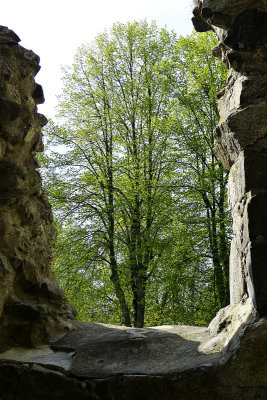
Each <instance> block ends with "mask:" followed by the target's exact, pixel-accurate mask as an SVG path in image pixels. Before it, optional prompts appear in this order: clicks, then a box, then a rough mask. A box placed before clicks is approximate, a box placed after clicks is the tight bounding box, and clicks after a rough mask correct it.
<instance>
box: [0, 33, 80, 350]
mask: <svg viewBox="0 0 267 400" xmlns="http://www.w3.org/2000/svg"><path fill="white" fill-rule="evenodd" d="M18 42H19V38H18V36H17V35H16V34H15V33H14V32H12V31H11V30H9V29H7V28H6V27H0V78H1V80H0V347H1V345H3V343H5V344H7V343H9V344H12V345H32V344H40V343H42V342H47V341H48V340H49V338H51V337H53V336H55V335H56V334H59V333H60V332H63V331H65V330H66V329H69V328H70V327H71V323H70V321H71V319H72V318H73V316H72V313H71V310H70V307H69V306H68V304H67V301H66V299H65V298H64V296H63V294H62V292H61V290H60V289H59V288H58V286H57V281H56V277H55V274H54V272H53V271H52V270H51V260H52V255H51V247H52V246H53V244H54V241H55V231H54V229H53V228H52V226H51V223H52V213H51V208H50V205H49V203H48V201H47V198H46V195H45V193H44V192H43V190H42V187H41V177H40V174H39V172H38V170H37V168H38V167H39V164H38V160H37V159H36V152H40V151H43V144H42V134H41V128H42V127H43V126H44V125H45V124H46V122H47V121H46V118H45V117H44V116H43V115H41V114H39V113H38V112H37V107H36V105H37V104H40V103H42V102H43V101H44V98H43V91H42V87H41V86H40V85H38V84H36V83H35V81H34V76H35V75H36V74H37V72H38V71H39V69H40V67H39V57H38V56H37V55H36V54H34V53H33V52H32V51H29V50H26V49H24V48H23V47H21V46H20V45H18Z"/></svg>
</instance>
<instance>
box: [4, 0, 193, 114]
mask: <svg viewBox="0 0 267 400" xmlns="http://www.w3.org/2000/svg"><path fill="white" fill-rule="evenodd" d="M192 3H193V1H192V0H132V1H129V0H71V1H70V0H9V1H3V2H2V4H1V14H0V15H1V20H0V25H4V26H8V28H9V29H12V30H13V31H15V32H16V33H17V35H18V36H19V37H20V39H21V42H20V44H21V45H22V46H24V47H26V48H27V49H30V50H33V51H34V52H35V53H36V54H38V55H39V56H40V58H41V62H40V64H41V67H42V68H41V71H40V72H39V73H38V75H37V76H36V81H37V82H38V83H40V84H41V85H42V86H43V90H44V95H45V99H46V101H45V104H44V105H40V106H39V107H38V108H39V112H41V113H43V114H45V115H46V116H47V117H52V116H53V115H54V113H55V105H56V104H57V98H56V95H58V94H59V93H60V90H61V79H60V78H61V69H60V66H61V65H70V64H71V63H72V60H73V56H74V54H75V51H76V49H77V47H78V46H79V45H80V44H82V43H83V42H85V41H90V40H93V39H94V37H95V36H96V34H97V33H100V32H102V31H103V30H104V29H105V28H109V27H111V25H112V24H113V23H114V22H117V21H119V22H127V21H133V20H137V21H139V20H141V19H145V18H146V19H147V21H151V20H155V21H156V22H157V24H158V26H159V27H163V26H165V25H166V26H167V28H168V29H173V30H174V31H175V32H176V33H177V34H178V35H187V34H190V33H191V32H192V30H193V27H192V23H191V16H192V15H191V14H192Z"/></svg>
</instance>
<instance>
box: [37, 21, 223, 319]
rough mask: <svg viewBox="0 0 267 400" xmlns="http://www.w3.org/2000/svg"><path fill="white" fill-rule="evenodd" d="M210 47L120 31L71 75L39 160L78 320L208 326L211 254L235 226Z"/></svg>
mask: <svg viewBox="0 0 267 400" xmlns="http://www.w3.org/2000/svg"><path fill="white" fill-rule="evenodd" d="M212 41H213V39H211V37H210V36H208V35H205V36H202V37H200V36H197V35H193V36H191V37H187V38H179V39H177V37H176V36H175V34H174V33H173V32H168V31H167V30H166V29H158V28H157V26H156V24H155V23H152V24H151V25H149V24H148V23H147V22H146V21H141V22H133V23H127V24H120V23H116V24H114V26H113V28H112V29H111V31H110V32H109V33H107V32H104V33H103V34H100V35H98V36H97V37H96V39H95V41H94V42H93V43H92V44H90V45H89V44H85V45H83V46H81V47H80V49H79V51H78V53H77V54H76V56H75V61H74V64H73V65H72V66H71V67H69V68H67V69H66V70H65V72H64V78H63V81H64V90H63V93H62V95H61V98H60V103H59V107H58V111H59V114H58V125H56V124H53V123H52V122H51V123H50V125H49V126H48V128H47V138H48V147H49V151H48V152H47V154H46V156H45V158H44V159H43V161H45V164H46V168H45V170H44V172H45V180H46V185H47V188H48V190H49V193H50V198H51V201H52V203H53V206H54V212H55V215H56V220H57V225H58V230H59V240H58V245H57V248H56V250H55V266H56V270H57V273H58V276H59V280H60V282H61V285H62V287H64V288H65V290H66V291H67V295H68V297H69V299H70V300H71V302H72V303H73V305H74V306H75V307H77V309H78V311H79V318H80V319H82V320H89V321H95V320H98V321H100V322H101V321H102V322H108V321H109V322H112V323H123V324H126V325H131V324H133V325H135V326H143V324H144V321H147V322H146V323H147V324H152V325H154V324H157V323H164V322H168V323H172V322H175V321H176V322H180V323H184V322H187V323H191V322H192V323H193V322H194V323H207V321H208V318H209V316H210V315H211V314H212V313H213V312H214V308H215V306H216V304H215V303H216V301H215V298H214V296H212V292H213V293H215V294H216V298H217V292H218V288H217V289H216V287H214V286H213V274H214V271H215V269H216V268H218V267H221V268H225V267H224V266H222V263H221V261H220V260H219V263H217V264H216V263H215V264H214V263H213V264H212V263H211V261H210V257H211V258H212V257H213V248H214V249H215V250H216V254H217V253H218V254H221V255H222V258H221V259H224V260H225V250H223V246H224V245H225V243H222V246H221V247H218V243H217V244H216V243H215V241H214V232H215V231H216V232H217V230H218V229H221V231H224V232H225V231H226V227H227V223H228V222H227V217H226V212H225V185H226V179H225V173H224V172H223V170H222V169H221V166H220V164H219V163H218V161H217V160H216V159H215V157H214V155H213V153H212V147H213V144H214V138H213V128H214V127H215V124H216V121H217V114H216V100H215V93H216V91H217V88H218V85H219V84H218V76H219V77H220V79H221V81H220V82H222V81H223V77H224V72H223V69H220V68H221V67H217V66H216V65H215V62H214V60H213V59H212V58H211V55H210V49H211V46H212ZM216 85H217V86H216ZM223 191H224V192H223ZM216 207H217V208H218V209H220V219H219V220H217V214H216V213H217V208H216ZM214 212H215V214H214ZM214 221H215V222H214ZM218 221H223V223H221V222H218ZM214 229H215V231H214ZM216 232H215V233H216ZM224 236H225V235H224ZM221 237H223V235H221ZM221 241H222V242H223V239H221ZM216 246H217V247H216ZM226 247H227V246H226ZM216 262H217V261H216ZM224 284H225V283H224V282H223V285H224ZM214 291H215V292H214ZM202 295H204V296H205V297H206V298H207V299H208V300H207V301H208V306H207V305H206V307H203V304H202V301H201V296H202ZM190 321H191V322H190Z"/></svg>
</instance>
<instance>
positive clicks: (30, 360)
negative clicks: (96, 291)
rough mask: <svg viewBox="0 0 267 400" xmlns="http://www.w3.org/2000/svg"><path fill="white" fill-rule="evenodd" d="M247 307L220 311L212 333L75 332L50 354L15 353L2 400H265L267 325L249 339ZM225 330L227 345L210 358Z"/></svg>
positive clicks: (96, 327)
mask: <svg viewBox="0 0 267 400" xmlns="http://www.w3.org/2000/svg"><path fill="white" fill-rule="evenodd" d="M247 306H248V304H247ZM247 306H244V308H243V310H242V307H241V306H239V307H238V309H237V308H235V310H234V309H233V308H232V309H231V310H229V309H228V310H227V309H226V310H224V311H222V312H221V314H223V315H219V316H218V317H217V321H215V322H213V326H211V327H210V328H209V329H207V328H200V327H188V326H162V327H155V328H145V329H135V328H124V327H116V326H112V325H103V324H78V326H77V330H76V331H73V332H71V333H68V334H67V335H66V336H65V337H64V338H62V339H60V340H59V341H57V342H55V343H53V344H52V345H51V346H43V347H40V348H35V349H25V348H16V349H11V350H9V351H6V352H5V353H2V354H1V355H0V360H1V361H0V399H1V400H9V399H12V400H29V399H38V400H39V399H40V400H47V399H53V400H68V399H70V400H73V399H76V400H82V399H84V400H85V399H87V400H89V399H90V400H100V399H101V400H113V399H116V400H136V399H138V400H150V399H155V400H177V399H179V400H180V399H181V400H192V399H193V400H223V399H224V400H226V399H227V400H236V399H245V400H256V399H257V400H265V399H266V398H267V379H266V376H267V363H266V351H267V321H266V319H264V318H263V319H261V320H260V321H258V322H255V323H253V324H252V325H250V326H249V328H247V329H246V331H245V334H244V329H245V328H244V327H245V326H246V324H247V323H248V321H246V318H248V319H249V318H250V314H246V313H247V312H249V307H247ZM245 309H246V311H245V312H244V310H245ZM245 314H246V316H245ZM231 315H232V316H233V315H234V317H231ZM240 315H242V318H243V331H242V332H240V326H239V324H238V318H239V316H240ZM219 321H220V323H219V324H218V322H219ZM234 321H235V322H234ZM250 322H252V320H250ZM237 327H239V328H238V330H239V331H237V330H235V329H236V328H237ZM227 329H228V332H230V331H232V333H231V335H232V336H231V335H230V336H231V340H230V341H229V342H228V345H227V346H226V347H225V345H223V342H224V340H222V342H221V344H222V347H217V348H216V349H215V348H211V349H209V350H208V347H209V345H208V344H209V343H210V342H212V341H213V340H214V339H215V338H216V336H217V335H218V333H219V334H220V333H222V332H223V331H226V330H227ZM234 332H235V333H234ZM223 335H224V336H225V333H224V334H223ZM230 336H228V339H229V337H230ZM225 337H226V336H225ZM237 347H238V351H237V352H236V348H237ZM226 349H227V351H226Z"/></svg>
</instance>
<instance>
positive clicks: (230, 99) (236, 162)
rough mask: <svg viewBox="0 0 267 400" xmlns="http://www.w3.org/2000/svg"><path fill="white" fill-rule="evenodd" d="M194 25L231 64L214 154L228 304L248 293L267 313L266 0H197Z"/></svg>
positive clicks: (257, 306)
mask: <svg viewBox="0 0 267 400" xmlns="http://www.w3.org/2000/svg"><path fill="white" fill-rule="evenodd" d="M193 23H194V25H195V27H196V29H197V30H198V31H206V30H210V29H213V30H214V31H215V32H216V35H217V37H218V41H219V43H218V46H216V47H215V48H214V49H213V53H214V55H215V56H216V57H217V58H219V59H221V60H222V61H223V62H225V63H226V65H227V67H228V68H229V75H228V84H227V86H226V88H225V89H224V90H223V91H222V92H221V93H219V94H218V98H219V112H220V121H219V125H218V127H217V130H216V136H217V146H216V148H215V152H216V153H217V155H218V157H219V158H220V159H221V161H222V162H223V164H224V165H225V166H226V167H227V168H229V169H230V177H229V196H228V198H229V206H230V209H231V211H232V215H233V232H234V237H233V240H232V245H231V256H230V292H231V304H233V305H234V304H238V303H239V302H240V301H241V300H242V299H243V298H244V297H247V296H248V297H250V298H251V299H252V301H253V304H254V307H255V308H256V309H257V311H258V312H259V314H260V315H266V313H267V120H266V115H267V77H266V72H267V2H266V0H235V1H232V0H201V1H199V3H198V7H196V8H195V10H194V18H193Z"/></svg>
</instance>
